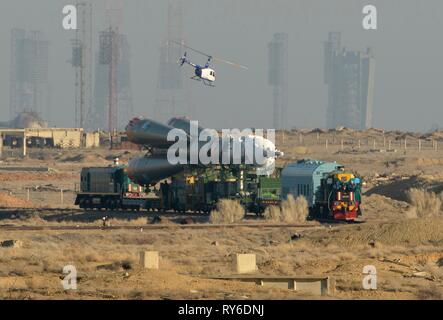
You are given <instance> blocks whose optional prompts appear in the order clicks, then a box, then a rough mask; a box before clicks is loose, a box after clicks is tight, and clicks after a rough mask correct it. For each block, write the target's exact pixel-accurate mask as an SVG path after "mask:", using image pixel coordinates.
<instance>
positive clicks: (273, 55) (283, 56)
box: [268, 33, 288, 130]
mask: <svg viewBox="0 0 443 320" xmlns="http://www.w3.org/2000/svg"><path fill="white" fill-rule="evenodd" d="M268 50H269V54H268V57H269V72H268V83H269V85H270V86H272V88H273V89H272V98H273V114H274V115H273V118H274V129H277V130H278V129H285V128H286V127H287V117H288V35H287V34H286V33H276V34H274V37H273V39H272V41H271V42H270V43H269V45H268Z"/></svg>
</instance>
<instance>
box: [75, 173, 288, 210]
mask: <svg viewBox="0 0 443 320" xmlns="http://www.w3.org/2000/svg"><path fill="white" fill-rule="evenodd" d="M220 199H237V200H239V201H240V202H241V203H242V204H243V206H244V207H245V209H246V210H247V211H248V212H252V213H257V214H261V213H263V212H264V211H265V209H266V207H267V206H269V205H279V204H280V180H279V178H278V177H264V176H257V175H256V174H255V173H254V171H250V170H247V169H246V168H244V167H243V166H236V167H223V166H219V167H211V168H210V169H209V168H204V167H201V168H192V169H189V168H187V169H183V171H180V172H179V173H178V174H175V175H173V176H172V177H170V178H169V179H164V180H162V181H159V182H158V183H157V184H156V185H141V184H138V183H136V182H135V181H134V180H133V179H131V178H130V175H129V174H128V167H126V166H112V167H100V168H83V169H82V172H81V182H80V190H79V192H78V193H77V197H76V200H75V204H76V205H78V206H79V207H80V208H83V209H106V210H116V209H129V210H141V209H146V210H161V211H178V212H206V213H209V212H210V211H211V210H213V209H214V208H216V206H217V202H218V201H219V200H220Z"/></svg>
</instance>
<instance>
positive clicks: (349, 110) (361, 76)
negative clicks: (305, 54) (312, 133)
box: [324, 32, 375, 130]
mask: <svg viewBox="0 0 443 320" xmlns="http://www.w3.org/2000/svg"><path fill="white" fill-rule="evenodd" d="M324 73H325V75H324V76H325V84H327V85H328V108H327V127H328V128H330V129H335V128H337V127H340V126H344V127H348V128H352V129H359V130H363V129H367V128H371V127H372V112H373V104H374V81H375V59H374V55H373V52H372V49H371V48H368V49H367V50H366V51H365V52H362V51H350V50H347V49H346V48H345V47H342V45H341V34H340V33H339V32H331V33H329V39H328V41H326V42H325V70H324Z"/></svg>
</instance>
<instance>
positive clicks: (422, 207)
mask: <svg viewBox="0 0 443 320" xmlns="http://www.w3.org/2000/svg"><path fill="white" fill-rule="evenodd" d="M406 195H407V197H408V201H409V203H410V204H411V206H412V208H411V210H409V212H407V217H408V218H424V217H436V216H439V215H440V214H441V206H442V198H441V195H440V196H439V195H437V194H436V193H434V192H428V191H426V190H423V189H416V188H413V189H409V190H408V191H407V192H406Z"/></svg>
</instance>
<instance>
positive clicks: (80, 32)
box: [71, 2, 93, 128]
mask: <svg viewBox="0 0 443 320" xmlns="http://www.w3.org/2000/svg"><path fill="white" fill-rule="evenodd" d="M76 7H77V20H78V27H77V30H76V31H75V39H73V40H72V59H71V64H72V67H73V68H74V69H75V126H76V127H79V128H85V127H86V124H88V125H90V124H92V123H90V121H89V123H88V121H87V116H88V114H89V113H90V112H91V111H92V70H93V68H92V66H93V54H92V50H93V48H92V43H93V39H92V28H93V27H92V3H89V2H81V3H77V4H76Z"/></svg>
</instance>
